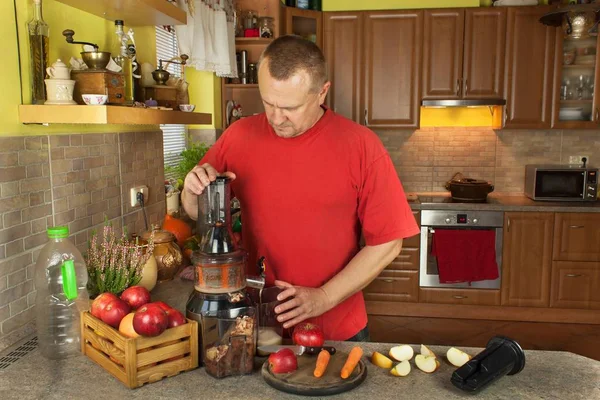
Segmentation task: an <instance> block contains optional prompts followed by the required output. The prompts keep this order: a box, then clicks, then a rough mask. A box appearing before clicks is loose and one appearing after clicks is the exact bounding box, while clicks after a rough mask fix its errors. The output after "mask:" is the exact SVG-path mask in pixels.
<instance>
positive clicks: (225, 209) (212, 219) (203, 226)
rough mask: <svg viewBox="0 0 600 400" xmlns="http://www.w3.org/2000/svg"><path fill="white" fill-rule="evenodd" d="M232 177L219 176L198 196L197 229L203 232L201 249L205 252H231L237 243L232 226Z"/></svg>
mask: <svg viewBox="0 0 600 400" xmlns="http://www.w3.org/2000/svg"><path fill="white" fill-rule="evenodd" d="M230 182H231V179H229V178H226V177H217V179H216V180H215V181H214V182H212V183H211V184H210V185H208V186H207V187H206V188H205V189H204V190H205V192H204V193H202V194H201V195H199V196H198V219H197V221H196V229H197V231H198V232H200V233H201V235H202V236H201V241H200V249H199V251H200V252H202V253H205V254H223V253H231V252H234V251H235V250H236V249H237V243H235V239H234V236H233V230H232V228H231V209H230V207H231V189H230V187H229V184H230Z"/></svg>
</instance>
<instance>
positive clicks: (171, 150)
mask: <svg viewBox="0 0 600 400" xmlns="http://www.w3.org/2000/svg"><path fill="white" fill-rule="evenodd" d="M178 55H179V49H178V45H177V36H176V35H175V30H171V31H167V30H166V29H165V28H164V27H162V26H157V27H156V65H158V60H170V59H171V58H173V57H177V56H178ZM164 65H165V63H163V67H164ZM166 69H167V71H169V72H170V73H171V74H172V75H173V76H181V75H182V68H181V65H179V64H169V66H168V67H167V68H166ZM160 129H161V130H162V132H163V154H164V159H165V167H167V166H173V165H176V164H177V163H178V162H179V160H180V159H181V156H180V154H181V152H182V151H183V150H184V149H185V146H186V138H185V136H186V129H185V125H161V126H160ZM170 175H171V174H165V179H170V178H173V176H170Z"/></svg>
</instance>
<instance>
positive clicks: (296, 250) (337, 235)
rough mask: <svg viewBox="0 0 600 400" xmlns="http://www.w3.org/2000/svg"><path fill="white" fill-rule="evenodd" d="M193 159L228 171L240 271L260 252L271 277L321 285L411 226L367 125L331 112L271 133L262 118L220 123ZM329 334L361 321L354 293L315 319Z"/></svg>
mask: <svg viewBox="0 0 600 400" xmlns="http://www.w3.org/2000/svg"><path fill="white" fill-rule="evenodd" d="M200 163H201V164H202V163H209V164H211V165H212V166H213V167H214V168H215V169H216V170H217V171H219V172H225V171H231V172H234V173H235V174H236V179H235V180H234V181H233V182H232V184H231V187H232V190H233V192H234V193H235V196H236V197H237V198H238V199H239V201H240V204H241V208H242V238H243V243H244V248H245V249H246V250H247V251H248V252H249V263H248V265H249V272H250V273H256V267H255V265H256V261H257V260H258V258H259V257H260V256H265V257H266V262H265V263H266V279H267V285H272V284H273V281H274V280H275V279H280V280H283V281H286V282H289V283H291V284H293V285H299V286H306V287H320V286H322V285H323V284H324V283H326V282H327V281H329V280H330V279H331V278H333V277H334V276H335V275H336V274H337V273H338V272H339V271H341V270H342V269H343V268H344V267H345V266H346V264H348V262H349V261H350V260H351V259H352V258H353V257H354V255H355V254H356V253H357V252H358V251H359V238H360V234H361V228H362V233H363V235H364V238H365V242H366V244H367V245H378V244H382V243H386V242H389V241H392V240H394V239H400V238H406V237H410V236H413V235H415V234H417V233H418V232H419V229H418V227H417V224H416V222H415V219H414V217H413V215H412V212H411V210H410V207H409V206H408V203H407V201H406V196H405V194H404V190H403V189H402V185H401V184H400V180H399V179H398V175H397V173H396V170H395V168H394V165H393V164H392V161H391V159H390V156H389V154H388V153H387V151H386V149H385V148H384V147H383V145H382V143H381V141H380V140H379V138H378V137H377V136H376V135H375V133H373V132H372V131H371V130H369V129H367V128H366V127H364V126H361V125H358V124H356V123H354V122H352V121H350V120H348V119H346V118H344V117H342V116H339V115H337V114H335V113H334V112H332V111H331V110H326V111H325V114H324V115H323V116H322V117H321V119H320V120H319V121H318V122H317V123H316V124H315V125H314V126H313V127H312V128H311V129H309V130H308V131H306V132H305V133H303V134H302V135H300V136H297V137H294V138H287V139H284V138H280V137H278V136H277V135H276V134H275V132H274V131H273V129H272V128H271V126H270V125H269V123H268V121H267V118H266V116H265V114H264V113H263V114H260V115H256V116H252V117H247V118H243V119H241V120H239V121H237V122H235V123H234V124H232V125H231V127H229V129H227V130H226V131H225V132H224V133H223V135H222V136H221V137H220V138H219V140H217V142H216V143H215V144H214V145H213V146H212V147H211V149H210V150H209V151H208V152H207V153H206V155H205V157H204V158H203V159H202V160H201V161H200ZM314 322H315V323H317V324H319V325H320V326H321V327H322V328H323V331H324V333H325V337H326V339H328V340H346V339H349V338H350V337H352V336H354V335H355V334H356V333H358V332H359V331H360V330H361V329H363V328H364V327H365V326H366V324H367V315H366V310H365V303H364V299H363V296H362V292H358V293H356V294H354V295H352V296H351V297H349V298H348V299H346V300H345V301H344V302H342V303H340V304H339V305H338V306H336V307H334V308H333V309H331V310H330V311H328V312H326V313H325V314H323V315H322V316H321V317H318V318H315V319H314Z"/></svg>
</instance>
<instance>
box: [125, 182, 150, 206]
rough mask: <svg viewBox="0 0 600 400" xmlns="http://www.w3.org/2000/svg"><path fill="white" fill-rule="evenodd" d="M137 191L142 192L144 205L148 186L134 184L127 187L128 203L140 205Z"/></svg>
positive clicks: (146, 200)
mask: <svg viewBox="0 0 600 400" xmlns="http://www.w3.org/2000/svg"><path fill="white" fill-rule="evenodd" d="M139 192H142V193H143V194H144V205H145V204H148V186H134V187H132V188H131V189H129V203H130V204H131V207H137V206H139V205H140V204H139V203H138V200H137V194H138V193H139Z"/></svg>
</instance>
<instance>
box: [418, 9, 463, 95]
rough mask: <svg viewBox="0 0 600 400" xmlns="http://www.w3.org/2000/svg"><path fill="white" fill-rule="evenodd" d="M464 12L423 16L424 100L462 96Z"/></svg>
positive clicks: (459, 10) (453, 10) (431, 12)
mask: <svg viewBox="0 0 600 400" xmlns="http://www.w3.org/2000/svg"><path fill="white" fill-rule="evenodd" d="M464 24H465V12H464V10H463V9H451V8H448V9H439V10H438V9H434V10H425V12H424V17H423V26H424V28H423V78H422V79H423V99H458V98H460V97H461V91H460V89H461V80H462V64H463V35H464Z"/></svg>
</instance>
